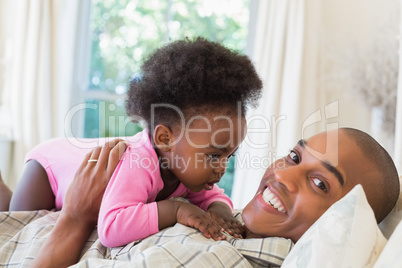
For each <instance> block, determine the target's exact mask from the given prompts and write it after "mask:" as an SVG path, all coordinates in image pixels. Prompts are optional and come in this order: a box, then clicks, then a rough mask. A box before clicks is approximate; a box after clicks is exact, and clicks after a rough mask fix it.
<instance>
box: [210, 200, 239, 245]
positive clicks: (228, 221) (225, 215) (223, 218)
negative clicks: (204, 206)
mask: <svg viewBox="0 0 402 268" xmlns="http://www.w3.org/2000/svg"><path fill="white" fill-rule="evenodd" d="M208 212H209V214H210V215H211V217H212V218H213V219H214V220H215V221H216V222H217V223H218V224H219V225H220V226H221V227H222V228H223V229H224V230H225V231H226V232H228V233H229V234H230V235H232V236H233V237H236V238H243V236H242V234H243V233H244V226H243V225H242V224H241V223H240V222H239V220H237V219H236V218H235V217H233V214H232V211H231V209H230V208H229V207H228V206H227V205H226V204H224V203H222V202H214V203H212V204H211V205H210V206H209V207H208Z"/></svg>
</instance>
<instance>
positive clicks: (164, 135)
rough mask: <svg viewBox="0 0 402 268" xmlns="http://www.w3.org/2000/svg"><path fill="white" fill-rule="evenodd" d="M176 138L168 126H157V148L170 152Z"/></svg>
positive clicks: (155, 137) (155, 132) (155, 130)
mask: <svg viewBox="0 0 402 268" xmlns="http://www.w3.org/2000/svg"><path fill="white" fill-rule="evenodd" d="M173 140H174V137H173V133H172V131H171V130H170V128H169V127H168V126H166V125H157V126H156V127H155V129H154V143H155V146H156V147H157V148H159V149H161V150H162V151H164V152H169V151H170V149H171V147H170V145H171V144H172V143H173Z"/></svg>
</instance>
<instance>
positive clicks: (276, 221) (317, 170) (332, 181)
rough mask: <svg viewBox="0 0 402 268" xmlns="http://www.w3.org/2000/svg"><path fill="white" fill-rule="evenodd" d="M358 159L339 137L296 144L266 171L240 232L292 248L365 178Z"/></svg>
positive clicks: (331, 134) (349, 143)
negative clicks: (275, 238) (286, 243)
mask: <svg viewBox="0 0 402 268" xmlns="http://www.w3.org/2000/svg"><path fill="white" fill-rule="evenodd" d="M338 138H339V139H338ZM364 159H365V157H364V156H363V155H362V153H361V152H360V149H359V148H358V146H357V145H356V144H355V143H354V142H353V141H352V140H350V139H349V138H348V137H347V136H346V135H345V134H344V133H343V132H342V131H338V130H334V131H331V132H328V136H327V135H326V133H321V134H318V135H316V136H313V137H311V138H310V139H308V140H307V141H304V140H301V141H299V142H298V144H296V146H295V147H294V148H293V149H292V150H291V151H290V152H289V154H288V155H287V156H285V157H284V158H281V159H279V160H277V161H276V162H274V163H273V164H272V165H271V166H270V167H269V168H268V169H267V170H266V172H265V174H264V176H263V178H262V180H261V184H260V186H259V188H258V191H257V194H256V195H255V196H254V198H253V199H252V200H251V201H250V202H249V204H248V205H247V206H246V207H245V208H244V210H243V220H244V223H245V225H246V227H247V228H248V229H249V230H250V231H251V232H252V233H254V234H257V235H259V236H262V237H267V236H279V237H286V238H290V239H291V240H292V241H294V242H296V241H297V240H298V239H299V238H300V237H301V236H302V235H303V234H304V232H305V231H306V230H307V229H308V228H309V227H310V226H311V225H312V224H313V223H314V222H315V221H316V220H317V219H318V218H319V217H320V216H321V215H322V214H323V213H324V212H325V211H326V210H327V209H328V208H329V207H330V206H331V205H332V204H333V203H335V202H336V201H337V200H339V199H340V198H342V197H343V196H344V195H346V194H347V193H348V192H349V191H350V190H351V189H352V188H353V187H354V186H355V185H356V184H357V183H359V182H358V180H357V179H356V177H359V178H361V177H364V174H365V173H366V172H370V170H369V169H368V168H367V163H365V161H363V160H364ZM364 164H366V165H364Z"/></svg>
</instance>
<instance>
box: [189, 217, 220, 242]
mask: <svg viewBox="0 0 402 268" xmlns="http://www.w3.org/2000/svg"><path fill="white" fill-rule="evenodd" d="M196 225H198V226H194V227H196V228H197V229H198V230H200V231H201V232H202V233H203V234H204V236H205V237H206V238H212V239H214V240H216V241H218V240H225V239H226V236H225V235H224V234H223V233H222V231H223V228H221V227H220V226H219V225H218V224H216V223H215V222H213V221H209V220H202V221H200V222H199V223H198V224H196Z"/></svg>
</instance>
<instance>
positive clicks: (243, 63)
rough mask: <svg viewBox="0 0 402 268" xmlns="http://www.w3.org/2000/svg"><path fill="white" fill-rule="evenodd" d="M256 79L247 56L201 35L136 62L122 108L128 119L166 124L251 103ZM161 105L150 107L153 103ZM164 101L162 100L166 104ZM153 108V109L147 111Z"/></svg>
mask: <svg viewBox="0 0 402 268" xmlns="http://www.w3.org/2000/svg"><path fill="white" fill-rule="evenodd" d="M261 91H262V82H261V80H260V78H259V76H258V75H257V72H256V70H255V68H254V66H253V64H252V62H251V61H250V59H249V58H248V57H247V56H245V55H241V54H240V53H238V52H235V51H232V50H229V49H228V48H225V47H224V46H222V45H220V44H219V43H215V42H210V41H208V40H206V39H204V38H202V37H197V38H195V39H193V40H191V39H189V38H185V39H182V40H178V41H174V42H172V43H169V44H167V45H165V46H163V47H162V48H160V49H157V50H156V51H155V52H154V53H153V54H151V55H150V56H149V57H148V59H146V60H145V61H144V62H143V64H142V66H141V77H140V78H139V79H132V80H131V82H130V89H129V91H128V94H127V101H126V110H127V114H128V115H129V116H131V118H132V119H133V120H134V121H138V117H139V118H141V119H143V120H145V121H146V124H147V127H148V129H149V130H150V131H151V132H152V129H151V122H152V125H153V126H156V125H158V124H164V125H166V126H169V127H172V126H173V125H175V123H177V122H178V121H179V120H180V117H179V116H178V115H179V114H178V112H177V111H175V110H174V109H172V108H171V107H170V108H169V107H166V106H168V105H170V106H173V107H176V109H179V110H180V111H181V112H183V117H184V118H185V119H188V118H190V117H191V116H193V115H195V113H197V112H200V111H203V112H204V113H205V112H211V111H212V112H215V111H218V112H220V111H222V109H226V111H231V110H232V111H235V113H237V112H236V111H237V107H238V105H240V107H241V114H242V115H243V116H244V115H245V113H246V108H247V106H253V107H255V106H257V103H258V100H259V98H260V96H261ZM156 104H158V105H160V104H163V106H165V107H158V108H156V107H155V106H153V105H156ZM166 104H167V105H166ZM152 110H153V111H152Z"/></svg>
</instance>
